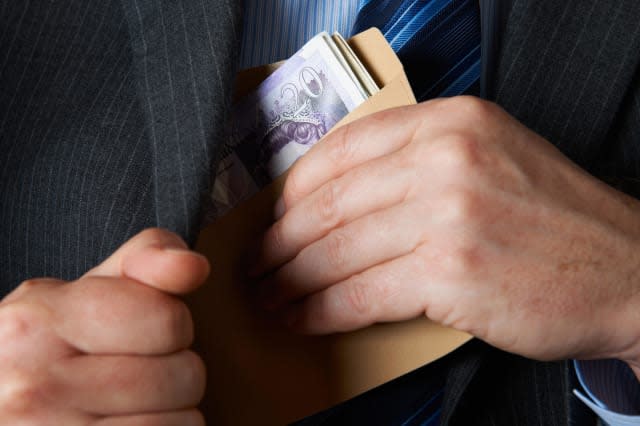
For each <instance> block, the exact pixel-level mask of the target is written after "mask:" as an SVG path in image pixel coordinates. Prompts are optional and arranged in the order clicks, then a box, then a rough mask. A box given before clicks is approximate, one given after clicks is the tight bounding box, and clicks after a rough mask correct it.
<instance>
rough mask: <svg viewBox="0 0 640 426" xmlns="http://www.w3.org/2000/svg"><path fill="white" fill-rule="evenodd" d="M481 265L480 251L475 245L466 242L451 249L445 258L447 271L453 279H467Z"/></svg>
mask: <svg viewBox="0 0 640 426" xmlns="http://www.w3.org/2000/svg"><path fill="white" fill-rule="evenodd" d="M481 263H482V256H481V249H480V247H479V246H478V245H477V244H474V243H471V242H466V243H461V244H458V245H456V246H454V247H452V248H451V249H450V251H449V255H448V256H447V262H446V266H447V270H448V272H449V274H451V275H452V276H454V277H461V278H464V279H466V278H469V276H470V274H471V275H472V274H474V273H475V272H474V271H476V270H478V267H479V266H480V265H481Z"/></svg>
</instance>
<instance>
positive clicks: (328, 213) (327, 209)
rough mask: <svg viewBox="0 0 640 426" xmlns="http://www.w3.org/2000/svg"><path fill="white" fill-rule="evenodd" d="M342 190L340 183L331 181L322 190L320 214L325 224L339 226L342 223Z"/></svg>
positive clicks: (319, 206)
mask: <svg viewBox="0 0 640 426" xmlns="http://www.w3.org/2000/svg"><path fill="white" fill-rule="evenodd" d="M340 193H341V188H340V185H339V184H338V182H336V181H331V182H329V183H327V184H326V185H325V186H324V187H323V188H322V190H321V193H320V200H319V205H318V213H319V215H320V217H321V218H322V220H323V221H324V223H325V224H328V225H337V224H338V223H339V221H340V216H339V208H338V205H339V198H340Z"/></svg>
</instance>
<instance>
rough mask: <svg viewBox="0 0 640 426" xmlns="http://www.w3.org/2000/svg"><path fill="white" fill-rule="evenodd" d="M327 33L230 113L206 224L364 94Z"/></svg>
mask: <svg viewBox="0 0 640 426" xmlns="http://www.w3.org/2000/svg"><path fill="white" fill-rule="evenodd" d="M332 43H334V42H333V40H332V39H331V37H330V36H329V35H328V34H327V33H320V34H318V35H317V36H316V37H314V38H313V39H311V40H310V41H309V42H308V43H307V44H305V45H304V47H302V49H300V50H299V51H298V52H297V53H296V54H295V55H294V56H292V57H291V58H290V59H289V60H288V61H287V62H285V63H284V64H283V65H282V66H281V67H280V68H278V69H277V70H276V71H275V72H274V73H273V74H272V75H271V76H269V77H268V78H267V79H266V80H265V81H264V82H262V84H260V86H259V87H258V88H257V89H256V90H255V91H254V92H253V93H251V94H249V95H248V96H247V97H245V98H244V99H242V100H241V101H240V102H239V103H238V104H237V105H236V106H235V107H234V109H233V112H232V118H231V123H230V130H229V138H228V142H227V144H226V146H225V147H224V148H223V152H222V159H221V162H220V164H219V166H218V171H217V174H216V178H215V183H214V187H213V194H212V201H213V203H212V204H213V211H212V214H211V215H210V218H209V219H210V220H211V219H215V218H216V217H220V216H222V215H223V214H225V213H226V212H227V211H229V210H230V209H232V208H233V207H235V206H236V205H238V204H239V203H240V202H242V201H244V200H246V199H247V198H249V197H251V196H252V195H254V194H255V193H256V192H258V191H259V190H260V189H262V188H263V187H265V186H266V185H268V184H269V183H270V182H271V181H273V179H275V178H276V177H278V176H279V175H281V174H282V173H283V172H284V171H286V170H287V169H288V168H289V167H290V166H291V165H292V164H293V163H294V162H295V161H296V160H297V159H298V158H299V157H300V156H301V155H303V154H304V153H306V152H307V151H308V150H309V149H310V148H311V147H312V146H313V145H314V144H315V143H316V142H317V141H318V140H319V139H320V138H321V137H322V136H323V135H325V134H326V133H327V132H328V131H329V130H330V129H331V128H332V127H333V126H334V125H335V124H336V123H337V122H338V121H339V120H340V119H342V118H343V117H344V116H345V115H347V114H348V113H349V112H350V111H352V110H353V109H355V108H356V107H357V106H358V105H360V104H361V103H362V102H363V101H364V100H365V99H366V98H367V96H368V94H367V93H368V92H367V91H366V89H365V88H364V87H363V86H362V84H361V83H360V81H359V80H358V78H356V76H355V75H354V73H353V72H352V71H351V70H350V69H348V66H347V62H346V61H344V59H341V58H339V57H338V56H337V54H336V52H338V54H339V52H340V51H339V50H338V49H337V48H336V46H335V44H333V45H332Z"/></svg>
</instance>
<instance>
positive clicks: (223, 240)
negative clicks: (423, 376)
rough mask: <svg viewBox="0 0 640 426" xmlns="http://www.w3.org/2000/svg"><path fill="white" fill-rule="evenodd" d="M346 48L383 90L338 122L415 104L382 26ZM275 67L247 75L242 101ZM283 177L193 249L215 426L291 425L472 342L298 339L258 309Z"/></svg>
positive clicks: (412, 331) (424, 333) (387, 335)
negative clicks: (252, 256) (204, 266)
mask: <svg viewBox="0 0 640 426" xmlns="http://www.w3.org/2000/svg"><path fill="white" fill-rule="evenodd" d="M349 44H350V45H351V47H352V48H353V50H354V51H355V52H356V54H357V55H358V56H359V57H360V59H361V60H362V62H363V63H364V65H365V66H366V67H367V69H368V70H369V71H370V72H371V74H372V76H373V78H374V79H375V80H376V82H377V83H378V84H379V86H380V87H381V91H380V92H378V93H377V94H375V95H374V96H372V97H371V98H369V99H368V100H367V101H366V102H365V103H364V104H362V105H361V106H360V107H358V108H357V109H355V110H354V111H352V112H351V113H350V114H349V115H348V116H346V117H345V118H344V119H343V120H342V121H341V122H340V123H338V126H339V125H341V124H345V123H348V122H351V121H353V120H356V119H358V118H360V117H364V116H366V115H368V114H371V113H374V112H376V111H381V110H384V109H388V108H393V107H397V106H402V105H409V104H414V103H415V102H416V101H415V98H414V96H413V92H412V91H411V88H410V86H409V83H408V81H407V78H406V76H405V74H404V71H403V69H402V65H401V64H400V61H399V60H398V59H397V57H396V55H395V54H394V52H393V51H392V50H391V48H390V47H389V45H388V44H387V42H386V41H385V39H384V37H383V36H382V34H381V33H380V32H379V31H378V30H376V29H371V30H368V31H366V32H364V33H361V34H359V35H356V36H355V37H353V38H352V39H351V40H350V41H349ZM276 67H277V65H272V66H266V67H261V68H256V69H253V70H250V71H249V72H245V73H241V74H240V75H239V76H238V92H239V95H242V94H243V93H247V92H249V91H251V90H252V89H253V88H254V87H256V86H257V85H258V84H259V83H260V82H261V81H262V80H263V79H264V78H265V77H267V75H269V73H270V72H272V71H273V70H275V68H276ZM318 143H322V141H320V142H318ZM284 179H285V176H281V177H280V178H278V179H277V180H276V181H275V182H273V184H272V185H270V186H269V187H267V188H266V189H264V190H263V191H262V192H260V193H259V194H257V195H256V196H255V197H253V198H252V199H250V200H248V201H247V202H245V203H243V204H241V205H240V206H239V207H237V208H235V209H234V210H233V211H232V212H230V213H229V214H227V215H225V216H224V217H222V218H220V219H218V220H217V221H216V222H215V223H213V224H211V225H210V226H208V227H207V228H205V229H204V230H203V231H202V232H201V234H200V236H199V239H198V243H197V246H196V250H197V251H199V252H200V253H203V254H204V255H206V256H207V257H208V258H209V260H210V262H211V265H212V272H211V277H210V278H209V280H208V281H207V282H206V283H205V284H204V285H203V286H202V287H201V288H200V289H199V290H198V291H197V292H195V293H194V294H192V295H190V296H189V297H188V299H187V303H188V304H189V306H190V308H191V310H192V313H193V318H194V322H195V332H196V341H195V344H194V348H195V350H196V351H198V353H199V354H200V355H201V356H202V357H203V359H204V361H205V364H206V365H207V376H208V377H207V391H206V395H205V397H204V400H203V403H202V405H201V409H202V410H203V413H204V414H205V417H206V419H207V422H208V424H216V425H217V424H220V425H255V424H260V425H281V424H286V423H289V422H292V421H295V420H298V419H301V418H303V417H305V416H307V415H310V414H313V413H315V412H318V411H320V410H322V409H325V408H328V407H330V406H332V405H334V404H336V403H339V402H341V401H344V400H346V399H349V398H351V397H353V396H356V395H358V394H360V393H362V392H364V391H366V390H369V389H371V388H373V387H376V386H378V385H381V384H383V383H385V382H387V381H389V380H391V379H394V378H396V377H398V376H400V375H403V374H405V373H407V372H410V371H412V370H414V369H416V368H418V367H420V366H422V365H425V364H427V363H429V362H432V361H434V360H436V359H438V358H440V357H442V356H443V355H445V354H447V353H449V352H451V351H452V350H454V349H455V348H457V347H459V346H461V345H462V344H463V343H465V342H466V341H468V340H469V339H470V336H469V335H467V334H465V333H461V332H458V331H455V330H452V329H447V328H444V327H441V326H438V325H436V324H434V323H432V322H430V321H429V320H427V319H426V318H419V319H415V320H412V321H406V322H400V323H392V324H378V325H374V326H371V327H368V328H366V329H364V330H360V331H356V332H351V333H344V334H336V335H330V336H320V337H318V336H315V337H314V336H300V335H296V334H293V333H291V332H289V331H287V330H286V329H284V328H283V327H282V326H280V325H279V324H278V323H277V322H276V321H275V320H274V319H273V318H271V317H270V316H269V315H268V314H266V313H264V312H262V311H261V310H260V309H258V308H256V307H255V305H254V304H252V303H251V301H250V286H251V284H250V283H249V282H248V280H247V279H246V277H245V273H246V272H245V271H246V266H247V254H246V253H247V247H248V246H249V245H251V243H252V242H253V241H255V240H257V239H258V238H259V237H260V236H261V235H262V233H263V232H264V231H265V230H266V229H267V227H268V226H269V225H270V224H271V223H272V221H273V217H272V212H273V205H274V202H275V200H276V199H277V196H278V195H279V193H280V191H281V189H282V185H283V182H284Z"/></svg>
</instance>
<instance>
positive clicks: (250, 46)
mask: <svg viewBox="0 0 640 426" xmlns="http://www.w3.org/2000/svg"><path fill="white" fill-rule="evenodd" d="M357 12H358V1H357V0H353V1H351V0H314V1H307V0H245V2H244V31H243V35H242V50H241V54H240V68H242V69H244V68H250V67H254V66H258V65H264V64H270V63H273V62H277V61H280V60H283V59H286V58H288V57H289V56H291V55H292V54H294V53H295V52H296V51H297V50H298V49H299V48H300V47H302V45H303V44H304V43H305V42H307V41H308V40H309V39H310V38H311V37H313V36H314V35H316V34H318V33H319V32H321V31H327V32H329V33H332V32H334V31H338V32H340V33H341V34H342V35H344V36H348V35H350V34H351V25H352V24H353V21H354V20H355V18H356V14H357ZM301 22H302V23H303V25H300V23H301Z"/></svg>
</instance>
